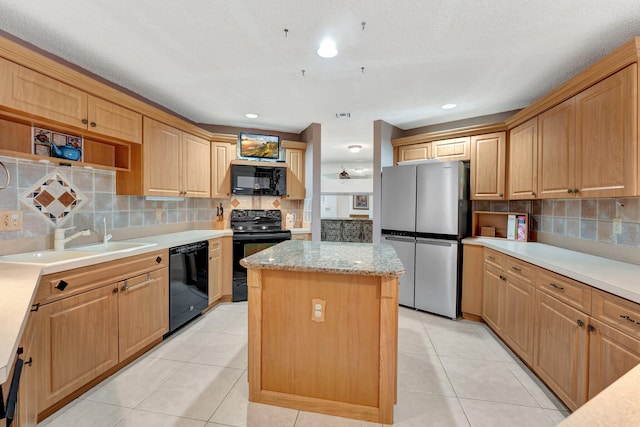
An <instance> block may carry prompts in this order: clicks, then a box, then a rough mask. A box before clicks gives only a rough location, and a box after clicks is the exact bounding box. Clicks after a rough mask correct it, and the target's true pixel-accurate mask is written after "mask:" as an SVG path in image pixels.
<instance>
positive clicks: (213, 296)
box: [209, 239, 223, 305]
mask: <svg viewBox="0 0 640 427" xmlns="http://www.w3.org/2000/svg"><path fill="white" fill-rule="evenodd" d="M222 279H223V269H222V239H211V240H209V305H212V304H214V303H215V302H217V301H218V300H219V299H220V297H221V296H222Z"/></svg>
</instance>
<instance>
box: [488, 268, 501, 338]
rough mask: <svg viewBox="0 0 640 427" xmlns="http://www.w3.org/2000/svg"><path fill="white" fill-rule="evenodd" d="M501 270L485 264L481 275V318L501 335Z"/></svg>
mask: <svg viewBox="0 0 640 427" xmlns="http://www.w3.org/2000/svg"><path fill="white" fill-rule="evenodd" d="M505 280H506V277H505V276H504V274H503V273H502V271H501V270H498V269H497V268H495V267H493V266H490V265H486V264H485V269H484V274H483V276H482V318H483V319H484V321H485V322H487V324H488V325H489V326H491V329H493V330H494V331H495V332H496V333H497V334H498V335H500V336H502V335H503V331H502V325H503V324H504V282H505Z"/></svg>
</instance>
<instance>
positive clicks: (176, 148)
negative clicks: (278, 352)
mask: <svg viewBox="0 0 640 427" xmlns="http://www.w3.org/2000/svg"><path fill="white" fill-rule="evenodd" d="M143 122H144V142H143V145H142V147H143V151H144V155H143V158H144V162H143V163H144V164H143V169H144V194H145V195H147V196H173V197H178V196H181V195H182V194H181V192H182V190H181V187H182V178H181V169H182V166H181V165H182V131H179V130H178V129H175V128H173V127H171V126H167V125H165V124H163V123H160V122H157V121H155V120H153V119H150V118H148V117H145V118H144V120H143Z"/></svg>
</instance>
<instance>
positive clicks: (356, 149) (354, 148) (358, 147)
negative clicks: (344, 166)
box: [347, 145, 362, 153]
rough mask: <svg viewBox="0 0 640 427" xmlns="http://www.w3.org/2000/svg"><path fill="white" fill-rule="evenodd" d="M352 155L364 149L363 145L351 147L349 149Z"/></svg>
mask: <svg viewBox="0 0 640 427" xmlns="http://www.w3.org/2000/svg"><path fill="white" fill-rule="evenodd" d="M347 148H348V149H349V151H351V152H352V153H357V152H358V151H360V150H361V149H362V145H350V146H348V147H347Z"/></svg>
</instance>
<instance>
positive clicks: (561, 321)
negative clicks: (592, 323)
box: [533, 290, 589, 411]
mask: <svg viewBox="0 0 640 427" xmlns="http://www.w3.org/2000/svg"><path fill="white" fill-rule="evenodd" d="M535 301H536V302H535V304H536V327H535V338H534V340H535V347H534V353H533V369H534V371H535V372H536V374H538V376H539V377H540V378H541V379H542V380H543V381H544V382H545V383H546V384H547V385H548V386H549V387H550V388H551V389H552V390H553V391H554V392H555V393H556V394H557V395H558V396H559V397H560V399H562V401H563V402H564V403H565V404H566V405H567V407H568V408H569V409H571V410H572V411H573V410H575V409H576V408H578V407H579V406H580V405H582V404H583V403H584V402H586V400H587V375H588V363H587V360H588V351H589V346H588V335H587V333H588V332H587V323H588V320H589V316H587V315H586V314H584V313H582V312H581V311H578V310H576V309H574V308H572V307H570V306H568V305H567V304H564V303H562V302H560V301H558V300H557V299H555V298H553V297H551V296H548V295H546V294H545V293H543V292H540V291H538V290H536V296H535Z"/></svg>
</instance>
